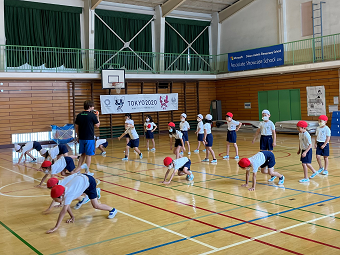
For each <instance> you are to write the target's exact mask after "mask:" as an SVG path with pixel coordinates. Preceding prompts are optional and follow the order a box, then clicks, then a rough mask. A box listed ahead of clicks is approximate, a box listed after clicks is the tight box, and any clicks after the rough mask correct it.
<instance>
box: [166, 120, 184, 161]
mask: <svg viewBox="0 0 340 255" xmlns="http://www.w3.org/2000/svg"><path fill="white" fill-rule="evenodd" d="M168 130H169V138H170V150H172V138H175V147H174V150H173V153H174V154H175V155H176V159H178V158H181V157H182V156H181V155H180V152H181V150H182V148H183V150H184V151H185V147H184V142H183V134H182V132H181V131H179V130H176V127H175V123H173V122H170V123H169V124H168Z"/></svg>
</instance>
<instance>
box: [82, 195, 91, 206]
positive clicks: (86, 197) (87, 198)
mask: <svg viewBox="0 0 340 255" xmlns="http://www.w3.org/2000/svg"><path fill="white" fill-rule="evenodd" d="M90 201H91V199H89V196H88V195H86V196H85V197H84V199H83V203H82V204H83V205H84V204H87V203H88V202H90Z"/></svg>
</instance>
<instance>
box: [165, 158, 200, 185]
mask: <svg viewBox="0 0 340 255" xmlns="http://www.w3.org/2000/svg"><path fill="white" fill-rule="evenodd" d="M163 163H164V165H165V166H166V167H167V168H168V170H167V171H166V173H165V176H164V181H162V182H161V183H164V184H170V182H171V180H172V178H174V176H175V174H176V172H178V175H179V176H182V175H185V174H186V175H187V177H186V179H187V181H192V180H193V179H194V175H193V174H192V172H191V171H190V166H191V161H190V159H188V158H187V157H183V158H179V159H175V160H172V158H170V157H166V158H165V159H164V160H163ZM171 169H174V171H173V172H172V174H171V176H170V179H169V181H166V178H167V177H168V174H169V173H170V171H171Z"/></svg>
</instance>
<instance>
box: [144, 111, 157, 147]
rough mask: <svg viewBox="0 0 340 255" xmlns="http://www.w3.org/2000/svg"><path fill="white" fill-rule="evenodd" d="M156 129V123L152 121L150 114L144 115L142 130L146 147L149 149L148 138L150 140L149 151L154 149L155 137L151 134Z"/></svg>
mask: <svg viewBox="0 0 340 255" xmlns="http://www.w3.org/2000/svg"><path fill="white" fill-rule="evenodd" d="M156 129H157V125H156V124H155V123H154V122H153V120H152V117H151V116H150V115H146V119H145V123H144V130H145V138H146V148H147V149H148V150H149V140H151V141H152V149H151V150H150V151H156V149H155V139H154V136H153V132H155V130H156Z"/></svg>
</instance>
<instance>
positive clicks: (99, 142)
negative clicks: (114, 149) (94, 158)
mask: <svg viewBox="0 0 340 255" xmlns="http://www.w3.org/2000/svg"><path fill="white" fill-rule="evenodd" d="M108 145H109V143H108V141H106V139H99V138H98V137H96V148H98V149H99V150H100V151H101V153H100V155H103V156H104V155H106V151H105V148H106V147H107V146H108Z"/></svg>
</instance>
